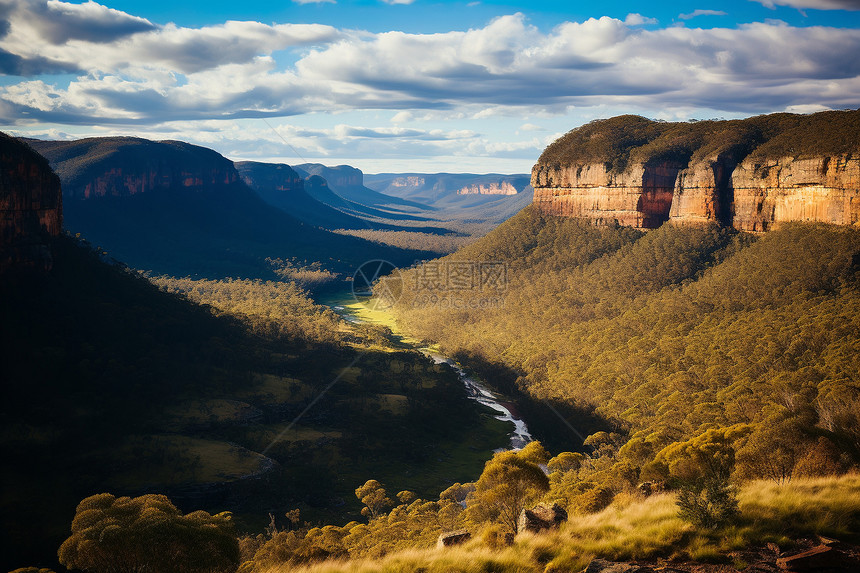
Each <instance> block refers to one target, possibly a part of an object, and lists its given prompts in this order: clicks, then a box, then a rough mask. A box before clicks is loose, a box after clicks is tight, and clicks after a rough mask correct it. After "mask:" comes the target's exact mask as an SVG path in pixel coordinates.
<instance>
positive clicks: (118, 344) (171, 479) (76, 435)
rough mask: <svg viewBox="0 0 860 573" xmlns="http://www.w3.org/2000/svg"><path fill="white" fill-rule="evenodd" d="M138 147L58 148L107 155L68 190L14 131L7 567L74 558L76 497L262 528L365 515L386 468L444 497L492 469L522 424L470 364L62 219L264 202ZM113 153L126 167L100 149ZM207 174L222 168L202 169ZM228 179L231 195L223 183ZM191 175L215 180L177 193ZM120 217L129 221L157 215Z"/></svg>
mask: <svg viewBox="0 0 860 573" xmlns="http://www.w3.org/2000/svg"><path fill="white" fill-rule="evenodd" d="M93 143H95V144H94V145H93ZM127 143H128V142H127V141H122V142H119V144H118V145H117V146H116V148H113V146H112V145H110V142H104V141H100V142H88V143H87V145H90V150H92V149H93V148H100V149H102V150H105V149H108V150H109V151H110V153H108V154H102V155H101V156H99V157H95V158H94V159H93V160H92V161H88V157H89V156H88V155H87V154H84V155H83V157H82V156H80V155H76V154H75V153H74V152H75V151H76V150H75V149H74V148H72V149H68V148H66V147H65V146H55V149H61V150H63V151H64V152H65V157H66V159H67V160H72V161H74V160H75V159H77V160H78V161H79V162H80V164H81V165H84V166H86V167H87V169H91V171H89V172H87V173H86V174H84V175H83V176H81V177H79V178H78V179H74V178H70V179H71V180H72V181H78V182H79V186H78V187H71V189H70V194H72V195H73V196H74V195H75V193H76V192H80V191H81V190H86V189H90V197H89V198H85V199H72V200H68V201H64V199H63V196H62V193H61V190H60V178H58V177H57V176H56V175H54V174H53V173H52V172H51V169H50V167H49V166H48V163H47V161H46V160H45V159H44V158H43V157H41V156H39V155H38V154H37V153H36V152H35V151H34V150H33V149H31V148H29V147H28V146H27V145H26V144H24V143H23V142H21V141H19V140H16V139H13V138H9V137H6V136H0V169H2V171H0V181H2V182H3V186H2V190H1V191H2V195H0V209H2V210H0V221H2V224H3V227H2V229H3V233H2V235H0V236H2V239H3V240H2V242H0V253H2V257H3V258H2V261H3V266H2V267H0V317H2V320H0V363H2V365H3V367H2V389H3V400H2V401H0V417H2V420H3V425H2V431H0V459H2V460H3V471H2V472H0V488H2V491H3V493H4V495H3V496H2V499H0V525H2V530H3V536H2V551H0V567H2V568H3V569H2V570H3V571H9V570H13V569H16V568H18V567H22V566H27V565H38V566H39V567H51V568H52V569H54V570H57V571H60V570H61V569H59V568H58V567H57V563H56V559H57V548H58V546H59V545H60V543H61V542H62V540H63V539H64V538H66V537H67V536H68V535H69V524H70V523H71V520H72V517H73V516H74V515H75V507H76V506H77V505H78V503H79V502H80V501H81V500H82V499H83V498H84V497H87V496H90V495H92V494H95V493H99V492H111V493H113V494H116V495H117V496H123V495H141V494H144V493H159V494H168V495H170V497H171V499H172V500H173V501H175V502H176V505H177V506H179V507H181V508H182V510H183V512H188V511H192V510H197V509H200V508H201V507H205V508H206V510H207V511H211V512H212V513H216V512H221V511H225V510H226V511H231V512H232V515H233V517H232V519H233V522H234V523H235V524H236V527H237V530H239V531H243V532H247V533H251V534H253V535H256V534H257V533H259V532H260V531H263V528H264V527H265V525H266V524H267V523H268V522H269V518H268V516H267V515H268V513H270V512H271V513H273V514H275V515H278V516H279V519H282V518H281V516H283V515H284V514H285V513H286V512H287V511H294V510H295V509H296V508H301V512H302V516H303V517H304V518H305V519H306V520H309V521H317V520H319V519H327V520H332V521H337V522H344V523H345V522H348V521H352V520H354V519H357V518H360V514H359V511H360V509H361V506H360V504H359V503H358V500H357V499H356V498H355V496H354V493H353V492H354V490H355V488H356V487H357V486H360V485H361V484H362V483H364V482H365V481H367V480H368V479H369V477H370V476H371V475H377V476H379V475H385V476H386V478H385V479H386V480H389V481H391V482H394V483H396V481H398V480H401V479H403V477H402V476H403V475H421V476H422V484H420V485H419V486H418V487H417V488H416V489H417V490H418V491H419V492H421V493H422V495H425V496H429V495H435V494H436V493H437V492H438V491H440V490H441V489H443V488H444V487H447V485H448V484H449V483H450V480H451V479H454V480H463V481H465V480H466V479H469V478H470V477H471V476H472V475H474V474H475V473H476V472H479V471H480V467H481V466H482V465H483V462H484V461H485V459H486V458H487V457H489V456H490V455H492V449H493V448H495V447H497V446H498V444H499V443H504V440H505V439H506V432H507V428H506V426H505V425H504V424H501V423H500V422H498V421H497V420H495V419H494V418H493V417H492V416H490V415H487V414H481V412H480V411H479V410H478V409H477V407H476V405H475V403H474V402H473V401H471V400H469V399H468V397H467V396H466V393H465V391H464V387H463V384H462V383H461V382H460V380H459V379H458V378H457V376H456V374H455V373H454V372H453V371H451V370H450V369H448V368H443V367H440V366H438V365H436V364H434V363H433V362H432V361H431V360H429V359H427V358H426V357H424V356H422V355H420V354H418V353H414V352H411V353H410V352H403V351H402V350H401V349H399V348H395V347H393V346H391V345H389V344H388V343H387V338H386V336H385V332H383V331H380V330H374V329H371V328H359V327H356V328H352V327H349V326H348V325H346V324H345V323H344V322H343V321H342V320H340V319H338V318H337V316H336V315H335V314H334V313H333V312H331V311H330V310H328V309H326V308H324V307H321V306H318V305H316V304H314V303H313V301H311V300H310V299H309V298H308V296H307V294H306V293H305V292H303V291H302V290H301V289H299V288H298V287H296V286H295V285H294V284H291V283H286V282H276V281H260V280H239V279H234V278H231V279H229V280H194V279H190V278H184V279H175V278H171V277H159V278H158V279H157V282H158V284H159V286H160V287H163V288H164V289H165V290H168V291H169V292H164V291H163V290H161V289H160V288H159V287H157V286H155V285H154V284H153V283H152V282H150V281H149V280H147V279H145V278H144V277H142V276H141V275H140V274H139V273H136V272H134V271H132V270H130V269H129V268H128V267H126V266H125V265H123V264H121V263H117V262H115V261H110V260H109V259H108V257H106V256H105V253H104V251H103V250H102V249H101V248H99V249H94V248H92V247H90V246H89V245H88V244H87V243H86V242H84V241H82V240H80V239H77V238H74V237H71V236H69V235H68V234H64V233H61V232H60V225H59V223H60V221H61V213H62V212H63V209H64V207H65V204H66V203H75V202H80V203H82V204H83V205H78V207H80V208H87V207H88V206H89V204H94V205H97V204H98V203H99V202H102V201H111V202H114V201H115V202H117V203H119V202H120V201H123V202H127V201H132V200H134V201H136V202H134V203H127V205H131V206H133V207H140V206H141V205H144V204H145V203H142V202H139V201H138V200H142V199H144V198H146V197H147V196H160V197H163V198H164V201H162V202H160V203H152V204H150V206H151V207H152V206H154V205H159V206H160V207H162V208H164V209H180V208H181V209H182V214H183V215H185V216H193V211H192V206H193V205H194V203H195V202H196V203H197V204H198V205H199V207H198V208H199V209H203V210H204V211H205V212H206V213H212V212H213V211H212V210H206V208H205V205H206V204H207V203H212V202H216V201H218V202H226V201H227V198H229V194H230V193H232V194H235V195H237V196H238V197H239V198H240V199H243V200H242V201H240V200H236V201H234V203H232V205H233V206H235V209H236V210H237V211H240V215H241V214H242V212H241V210H242V209H245V211H244V213H245V214H247V213H248V212H249V210H248V209H249V208H248V204H249V202H248V201H247V197H248V196H249V194H250V196H251V197H254V196H253V194H251V192H250V190H248V189H246V188H244V187H242V186H241V184H239V183H238V182H236V181H232V173H231V172H230V171H229V169H227V170H226V171H219V167H218V165H217V164H216V165H213V164H212V163H210V162H209V161H201V163H200V165H198V167H199V168H202V169H204V171H203V172H201V171H198V170H195V168H193V167H190V166H189V164H188V163H182V164H181V165H176V164H174V163H173V158H174V155H173V153H172V149H173V146H171V145H168V146H166V147H167V148H168V149H166V150H165V149H164V148H162V147H160V146H158V145H152V146H151V145H150V142H143V143H139V145H140V146H143V147H149V148H150V149H151V150H152V151H153V152H154V154H155V155H154V156H149V157H156V159H154V160H153V163H152V164H151V165H150V166H149V167H142V168H140V169H136V168H135V165H134V164H123V162H122V161H121V160H122V158H123V153H124V147H127V145H126V144H127ZM134 145H137V144H135V143H132V146H134ZM186 151H187V152H190V153H192V154H196V151H195V150H194V149H193V148H186V149H184V150H180V153H185V152H186ZM162 152H163V156H162V157H158V156H157V154H159V153H162ZM134 153H136V151H134V150H133V151H132V154H134ZM111 154H115V156H114V157H113V159H112V161H111V162H110V163H111V164H112V165H113V168H112V170H111V171H110V172H106V171H104V170H103V169H102V167H100V166H99V162H101V161H104V160H105V159H104V156H105V155H111ZM143 155H146V154H143ZM207 155H208V156H209V157H210V158H211V157H212V156H211V154H209V153H208V152H207V151H203V152H201V156H202V157H204V158H205V156H207ZM117 156H118V157H117ZM201 156H196V157H201ZM215 159H216V162H217V163H221V164H222V165H224V166H226V167H229V166H228V165H226V164H223V163H222V162H221V161H220V160H219V159H218V158H217V157H215ZM63 166H64V167H67V168H69V165H68V164H63ZM149 169H154V170H155V172H152V171H149ZM71 171H72V172H73V173H80V171H79V170H76V169H72V170H71ZM66 173H67V174H68V172H66ZM206 173H209V174H213V175H214V177H215V179H214V180H213V179H210V180H208V181H207V180H205V179H204V181H203V183H202V184H198V183H196V182H195V181H197V180H198V179H201V178H204V176H205V174H206ZM175 174H179V179H176V178H175ZM225 174H226V175H229V176H230V177H229V178H228V179H227V180H228V181H230V182H229V183H228V184H227V186H226V188H225V189H224V190H223V194H222V193H221V191H222V190H218V189H213V187H215V185H213V184H212V181H216V182H218V181H222V179H221V177H222V175H225ZM153 180H154V181H156V182H157V181H164V180H168V181H172V182H174V183H173V184H171V185H167V188H166V189H165V188H162V187H159V186H158V185H157V184H155V185H152V186H150V185H151V184H150V183H149V181H153ZM175 181H179V184H176V183H175ZM188 181H190V184H189V187H192V188H195V189H194V190H193V191H188V192H187V197H188V198H189V200H188V201H187V203H186V204H184V205H182V204H181V205H180V206H179V207H177V206H176V205H177V201H176V198H177V197H176V196H177V195H181V194H182V193H181V187H183V184H184V182H188ZM243 189H244V191H243ZM132 190H133V191H134V194H133V196H132V195H131V191H132ZM96 193H99V194H101V193H104V194H105V195H108V196H107V197H97V196H94V194H96ZM225 196H226V198H225ZM192 199H193V201H192ZM257 201H259V199H257ZM254 204H255V203H251V205H254ZM227 205H228V207H229V206H230V205H231V204H229V203H227ZM266 209H267V210H268V211H276V212H277V210H275V209H272V208H270V207H266ZM100 212H101V213H104V212H106V211H104V210H103V211H100ZM114 213H115V214H116V215H117V216H121V217H123V218H124V219H123V222H124V223H126V224H132V223H134V222H135V219H134V216H137V217H139V218H144V219H146V218H148V217H154V216H155V215H156V213H155V212H154V211H152V210H150V211H148V212H145V213H140V211H133V212H130V210H129V211H126V210H124V209H122V208H120V207H117V208H116V209H115V211H114ZM260 216H262V211H261V212H260ZM155 220H160V221H163V219H157V218H156V219H155ZM284 220H287V219H284V218H283V217H281V218H280V219H269V220H263V223H268V222H269V221H284ZM222 221H223V220H222ZM149 222H151V220H150V221H149ZM136 230H140V231H141V232H145V231H146V225H144V224H143V223H141V224H140V225H139V227H137V228H136ZM312 230H313V228H310V227H303V228H302V231H301V232H303V233H310V232H311V231H312ZM164 231H165V232H171V230H170V229H165V230H164ZM316 236H319V235H316ZM138 238H139V239H140V240H155V239H156V237H155V236H154V235H153V234H150V235H145V236H143V237H138ZM205 238H207V239H208V238H210V237H205ZM342 244H343V243H341V245H342ZM242 247H243V245H241V244H237V245H236V248H242ZM323 247H326V248H334V249H337V248H338V244H337V243H335V244H329V245H323ZM46 254H50V258H47V257H46V256H45V255H46ZM181 295H188V297H189V298H191V297H194V298H196V299H197V300H201V302H203V301H205V303H206V304H205V305H204V304H194V303H192V302H191V301H190V300H189V299H188V298H186V297H185V296H181ZM210 304H211V306H209V305H210ZM216 308H217V309H219V310H213V309H216ZM405 373H408V375H407V374H405ZM332 381H333V382H337V384H334V383H333V382H332ZM311 406H313V408H311ZM439 412H445V414H446V415H444V416H440V415H439ZM288 430H289V431H288ZM443 457H444V458H445V459H444V460H442V461H439V460H440V459H441V458H443Z"/></svg>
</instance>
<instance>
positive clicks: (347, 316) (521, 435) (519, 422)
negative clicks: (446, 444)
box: [327, 303, 533, 452]
mask: <svg viewBox="0 0 860 573" xmlns="http://www.w3.org/2000/svg"><path fill="white" fill-rule="evenodd" d="M327 306H329V308H331V309H332V310H333V311H334V312H335V313H336V314H338V315H339V316H340V317H341V318H343V319H344V320H346V321H347V322H351V323H355V324H360V323H368V324H372V323H373V321H371V320H367V319H366V318H365V317H361V316H358V314H357V313H356V310H355V308H354V305H349V304H347V305H344V304H334V303H332V304H328V305H327ZM403 343H404V344H405V345H407V346H410V347H411V348H412V349H414V350H417V351H418V352H421V353H422V354H424V355H425V356H428V357H429V358H430V359H432V360H433V362H435V363H436V364H447V365H448V366H450V367H451V368H452V369H453V370H454V372H456V373H457V376H458V377H459V378H460V381H461V382H462V383H463V385H464V386H465V387H466V392H467V393H468V395H469V398H470V399H471V400H474V401H476V402H478V403H479V404H482V405H484V406H487V407H488V408H491V409H493V410H495V411H496V412H498V414H497V415H496V416H495V418H496V419H497V420H501V421H503V422H510V423H511V424H513V426H514V429H513V431H512V432H511V433H510V443H509V444H507V445H506V446H502V447H499V448H498V449H497V450H495V451H497V452H501V451H504V450H514V451H516V450H521V449H523V448H524V447H525V446H526V444H528V443H529V442H531V441H532V440H533V438H532V435H531V433H529V429H528V426H527V425H526V422H525V420H523V419H522V417H521V416H520V414H519V411H518V410H517V407H516V404H514V403H513V402H510V401H507V400H505V399H504V398H502V397H500V396H499V395H498V394H496V393H494V392H493V391H491V390H490V389H489V388H487V387H486V386H485V385H484V384H483V383H481V381H480V380H478V379H476V378H474V377H472V376H469V374H468V373H467V372H466V370H465V369H464V368H463V367H462V366H461V365H460V364H458V363H457V362H456V361H455V360H453V359H451V358H449V357H447V356H444V355H442V354H440V353H439V352H438V351H435V350H432V349H430V348H426V347H421V346H419V345H413V344H409V343H408V342H406V341H403Z"/></svg>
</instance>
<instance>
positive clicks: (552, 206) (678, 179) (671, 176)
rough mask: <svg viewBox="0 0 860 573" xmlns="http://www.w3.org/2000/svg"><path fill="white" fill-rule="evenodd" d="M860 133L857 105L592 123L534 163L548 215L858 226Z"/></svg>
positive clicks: (750, 225)
mask: <svg viewBox="0 0 860 573" xmlns="http://www.w3.org/2000/svg"><path fill="white" fill-rule="evenodd" d="M855 128H857V129H855ZM625 129H626V130H627V131H630V132H632V133H633V134H634V135H624V134H625ZM858 134H860V110H857V111H854V112H827V113H825V114H813V115H811V116H791V115H790V114H780V115H778V116H760V117H757V118H751V119H749V120H743V121H740V120H737V121H733V122H722V121H711V122H699V123H694V124H667V123H661V122H650V123H649V122H648V120H644V118H627V117H621V118H613V119H612V120H605V121H603V122H593V123H592V124H588V125H586V126H584V127H583V128H580V129H579V130H574V131H572V132H570V133H569V134H567V135H566V136H565V137H563V138H561V139H560V140H558V141H557V142H555V143H553V144H552V145H551V146H550V147H549V148H547V151H545V152H544V155H542V156H541V159H540V160H539V161H538V163H537V164H536V165H535V166H534V168H533V169H532V185H533V186H534V189H535V195H534V204H535V206H536V207H537V208H538V209H540V210H541V211H543V212H545V213H548V214H553V215H561V216H567V217H580V218H585V219H590V220H592V221H594V222H596V223H598V224H607V225H612V224H618V225H625V226H632V227H641V228H645V229H651V228H654V227H657V226H659V225H661V224H663V223H664V222H666V221H672V222H674V223H678V224H696V223H708V222H716V223H720V224H722V225H726V226H734V227H735V228H737V229H740V230H744V231H755V232H761V231H767V230H769V229H773V228H775V227H777V226H779V225H780V224H781V223H785V222H790V221H808V222H825V223H834V224H838V225H860V135H858ZM625 137H626V139H625ZM619 142H620V143H619ZM577 147H578V148H577Z"/></svg>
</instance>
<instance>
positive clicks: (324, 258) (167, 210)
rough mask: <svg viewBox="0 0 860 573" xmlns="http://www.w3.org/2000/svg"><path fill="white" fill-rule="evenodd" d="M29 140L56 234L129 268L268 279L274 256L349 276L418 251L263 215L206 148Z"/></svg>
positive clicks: (281, 215) (278, 214)
mask: <svg viewBox="0 0 860 573" xmlns="http://www.w3.org/2000/svg"><path fill="white" fill-rule="evenodd" d="M29 143H30V145H31V146H33V147H34V148H35V149H36V150H37V151H38V152H39V153H41V154H43V155H44V156H45V157H46V158H47V159H48V160H49V162H50V163H51V166H52V167H53V168H54V169H55V170H56V171H57V173H58V175H59V176H60V179H61V181H62V184H63V194H64V198H65V227H66V229H68V230H69V231H71V232H73V233H81V235H82V236H83V237H84V238H86V239H87V240H89V241H90V242H92V243H93V244H97V245H99V246H101V247H102V248H104V249H106V250H107V251H108V252H109V253H110V255H111V256H112V257H114V258H116V259H118V260H122V261H123V262H126V263H127V264H129V265H131V266H133V267H135V268H138V269H143V270H149V271H153V272H155V273H157V274H162V273H165V274H172V275H176V276H184V275H188V274H191V275H194V276H201V277H209V278H216V277H228V276H235V277H246V278H265V279H274V278H277V275H276V272H275V271H276V269H273V268H272V266H271V264H270V263H269V262H268V261H267V259H282V260H294V262H295V264H296V265H297V266H299V267H304V266H310V265H312V264H313V263H320V264H321V265H322V266H323V268H325V269H326V270H327V271H329V272H332V273H334V274H340V275H342V276H351V274H352V272H354V269H355V268H357V267H358V265H360V264H361V263H362V262H364V261H366V260H369V259H375V258H382V259H386V260H391V261H394V262H397V263H398V264H400V263H405V262H411V261H413V260H415V259H416V258H421V257H422V255H425V254H426V253H422V252H416V251H407V250H402V249H397V248H391V247H388V246H385V245H380V244H377V243H371V242H368V241H365V240H362V239H360V238H354V237H347V236H343V235H338V234H335V233H331V232H328V231H326V230H323V229H319V228H317V227H315V226H312V225H310V224H307V223H304V222H302V221H300V220H298V219H296V218H294V217H293V216H291V215H289V214H287V213H286V212H284V211H282V210H280V209H273V208H272V207H271V206H270V205H269V204H268V203H266V202H265V201H263V200H262V199H261V198H260V197H259V195H257V193H255V192H254V191H253V190H251V189H250V188H248V186H247V185H246V184H245V183H244V182H243V181H242V180H241V178H240V176H239V173H238V172H237V170H236V169H235V167H234V166H233V163H232V162H230V161H229V160H227V159H226V158H224V157H222V156H220V155H219V154H217V153H216V152H214V151H212V150H210V149H206V148H202V147H197V146H193V145H189V144H186V143H181V142H170V141H167V142H153V141H148V140H144V139H138V138H93V139H84V140H79V141H62V142H61V141H37V140H30V141H29Z"/></svg>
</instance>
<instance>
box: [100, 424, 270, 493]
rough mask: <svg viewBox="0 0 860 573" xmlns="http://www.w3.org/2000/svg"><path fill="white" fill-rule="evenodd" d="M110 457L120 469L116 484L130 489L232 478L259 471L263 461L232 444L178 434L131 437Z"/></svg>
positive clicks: (263, 465) (250, 452)
mask: <svg viewBox="0 0 860 573" xmlns="http://www.w3.org/2000/svg"><path fill="white" fill-rule="evenodd" d="M112 460H113V461H114V463H115V464H116V465H117V466H118V470H119V471H117V474H116V478H115V483H116V485H117V486H118V487H121V488H123V489H125V490H130V491H135V490H139V489H142V488H145V487H148V486H151V485H152V484H159V486H160V487H164V486H177V485H186V484H194V483H215V482H226V481H233V480H236V479H239V478H241V477H243V476H247V475H250V474H253V473H255V472H258V471H261V470H262V469H263V468H264V467H265V462H266V458H265V457H264V456H262V455H260V454H258V453H256V452H252V451H250V450H247V449H245V448H242V447H240V446H237V445H235V444H229V443H226V442H219V441H216V440H206V439H202V438H192V437H189V436H179V435H147V436H132V437H130V438H129V439H128V440H126V442H125V444H124V445H123V446H122V447H121V448H120V449H119V451H118V452H116V453H115V455H114V456H113V457H112ZM120 468H121V469H120Z"/></svg>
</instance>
